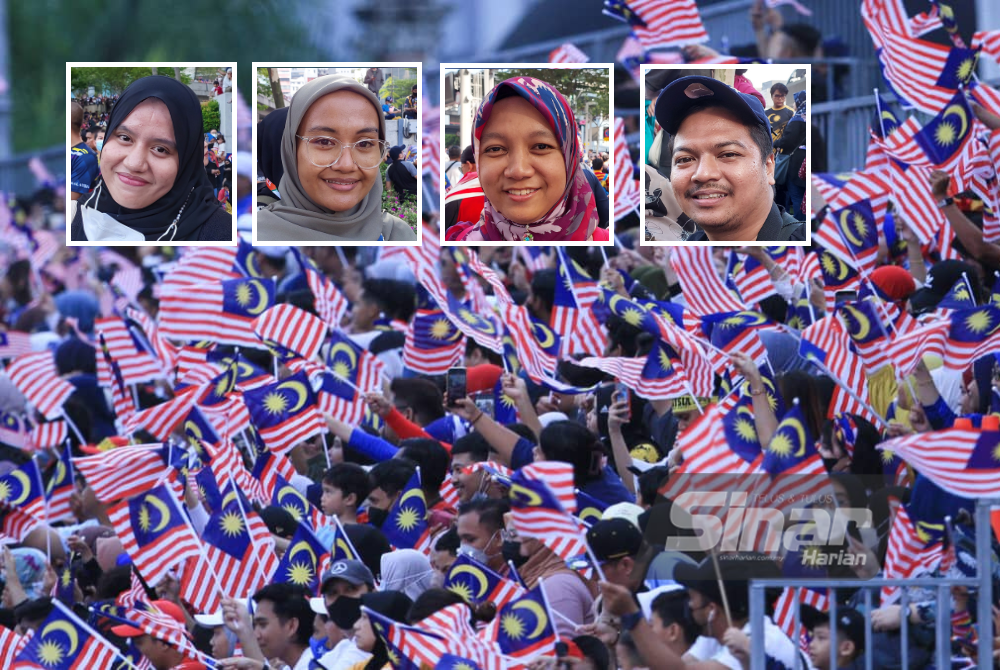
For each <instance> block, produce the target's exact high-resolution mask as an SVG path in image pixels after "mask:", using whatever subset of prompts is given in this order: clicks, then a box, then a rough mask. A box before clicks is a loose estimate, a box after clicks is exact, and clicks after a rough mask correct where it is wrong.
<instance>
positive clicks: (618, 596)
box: [600, 582, 639, 616]
mask: <svg viewBox="0 0 1000 670" xmlns="http://www.w3.org/2000/svg"><path fill="white" fill-rule="evenodd" d="M600 588H601V595H602V596H603V597H604V609H606V610H607V611H608V612H609V613H611V614H614V615H615V616H625V615H626V614H632V613H633V612H638V611H639V605H638V604H637V603H636V602H635V599H634V598H633V597H632V591H630V590H629V589H627V588H625V587H624V586H619V585H618V584H613V583H611V582H601V583H600Z"/></svg>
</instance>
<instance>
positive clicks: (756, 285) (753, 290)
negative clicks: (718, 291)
mask: <svg viewBox="0 0 1000 670" xmlns="http://www.w3.org/2000/svg"><path fill="white" fill-rule="evenodd" d="M793 248H795V247H793ZM729 253H730V259H733V258H737V260H739V258H738V256H739V255H738V254H737V253H736V252H735V251H730V252H729ZM733 281H734V282H735V284H736V289H737V290H738V291H739V294H740V299H741V300H742V301H743V302H745V303H746V304H748V305H756V304H757V303H759V302H760V301H761V300H763V299H764V298H767V297H769V296H772V295H775V294H776V293H777V291H776V290H775V288H774V282H773V281H771V273H770V272H768V270H767V268H766V267H765V266H764V264H763V263H761V262H760V261H759V260H757V259H756V258H754V257H753V256H744V257H743V258H742V260H739V263H738V264H737V265H736V268H735V273H733Z"/></svg>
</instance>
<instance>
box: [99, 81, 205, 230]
mask: <svg viewBox="0 0 1000 670" xmlns="http://www.w3.org/2000/svg"><path fill="white" fill-rule="evenodd" d="M149 98H156V99H157V100H159V101H161V102H162V103H163V104H165V105H166V106H167V110H168V111H169V112H170V121H171V123H172V124H173V126H174V137H175V139H176V141H177V159H178V166H177V177H176V179H175V180H174V185H173V187H171V189H170V190H169V191H168V192H167V193H166V195H164V196H163V197H162V198H160V199H159V200H157V201H156V202H154V203H153V204H151V205H149V206H148V207H144V208H142V209H126V208H124V207H122V206H121V205H119V204H118V203H117V202H115V200H114V198H112V197H111V193H109V192H108V189H107V188H106V187H105V186H104V184H103V178H102V180H101V182H99V183H98V186H97V188H95V189H94V193H92V194H91V195H90V197H89V198H88V199H87V200H86V202H84V203H83V204H84V205H85V206H88V207H95V208H96V209H97V210H98V211H100V212H103V213H105V214H108V215H109V216H111V217H113V218H114V219H116V220H117V221H118V222H119V223H122V224H124V225H126V226H128V227H129V228H132V229H133V230H136V231H138V232H140V233H142V234H143V235H145V236H146V240H148V241H156V240H158V239H159V238H160V237H161V236H162V235H164V233H166V232H167V229H168V228H169V227H170V225H171V223H172V222H173V221H174V219H175V218H176V217H177V215H178V212H181V207H183V208H184V211H183V212H182V213H181V217H180V219H179V220H178V221H177V232H176V234H175V235H173V239H174V240H189V239H192V238H194V237H196V235H195V233H196V231H197V230H198V228H200V227H201V226H202V225H204V224H205V223H206V222H208V220H209V219H210V218H211V217H212V216H213V215H217V214H218V212H219V211H220V209H221V205H220V204H219V201H218V200H216V199H215V189H214V188H213V187H212V184H211V183H210V182H209V181H208V175H207V174H206V173H205V165H204V163H203V162H202V159H203V158H204V155H205V140H204V135H203V133H202V117H201V103H200V102H198V96H197V95H195V93H194V91H192V90H191V89H190V88H188V87H187V86H185V85H184V84H182V83H181V82H179V81H177V80H176V79H173V78H172V77H165V76H162V75H153V76H150V77H143V78H142V79H137V80H136V81H134V82H132V83H131V84H129V86H128V88H126V89H125V91H124V92H123V93H122V94H121V97H120V98H119V99H118V102H117V103H115V106H114V109H113V110H112V111H111V118H110V119H109V120H108V128H107V133H106V134H107V136H108V137H110V136H111V135H113V134H114V132H115V130H116V129H117V128H118V126H120V125H121V124H122V123H124V122H125V119H126V118H127V117H128V115H129V114H131V113H132V111H133V110H134V109H135V108H136V107H137V106H138V105H139V104H140V103H141V102H143V101H144V100H148V99H149ZM95 196H96V197H95ZM168 237H170V236H169V235H168Z"/></svg>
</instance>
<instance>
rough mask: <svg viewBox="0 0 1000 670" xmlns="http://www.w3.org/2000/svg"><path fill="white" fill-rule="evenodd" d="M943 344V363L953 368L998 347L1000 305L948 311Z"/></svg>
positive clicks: (959, 366)
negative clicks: (948, 320)
mask: <svg viewBox="0 0 1000 670" xmlns="http://www.w3.org/2000/svg"><path fill="white" fill-rule="evenodd" d="M946 345H947V346H946V347H945V352H944V366H945V367H946V368H948V369H950V370H954V371H956V372H961V371H964V370H965V369H966V368H968V367H969V366H970V365H972V363H973V362H974V361H975V360H976V359H977V358H980V357H981V356H985V355H987V354H992V353H994V352H996V351H1000V307H998V306H996V305H980V306H979V307H974V308H972V309H960V310H955V311H954V312H952V314H951V325H950V327H949V329H948V337H947V342H946Z"/></svg>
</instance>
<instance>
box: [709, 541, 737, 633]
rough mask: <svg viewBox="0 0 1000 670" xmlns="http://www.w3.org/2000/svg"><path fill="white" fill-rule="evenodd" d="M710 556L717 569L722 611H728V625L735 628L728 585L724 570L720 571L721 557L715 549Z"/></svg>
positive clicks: (716, 577)
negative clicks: (725, 580)
mask: <svg viewBox="0 0 1000 670" xmlns="http://www.w3.org/2000/svg"><path fill="white" fill-rule="evenodd" d="M709 555H711V557H712V567H713V568H715V579H716V581H717V582H718V584H719V595H721V596H722V609H724V610H725V611H726V623H728V624H729V627H730V628H732V627H733V615H732V613H731V612H730V610H729V598H728V597H727V596H726V584H725V582H723V580H722V570H720V569H719V556H718V554H717V552H716V549H715V547H712V549H711V550H710V551H709Z"/></svg>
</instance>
